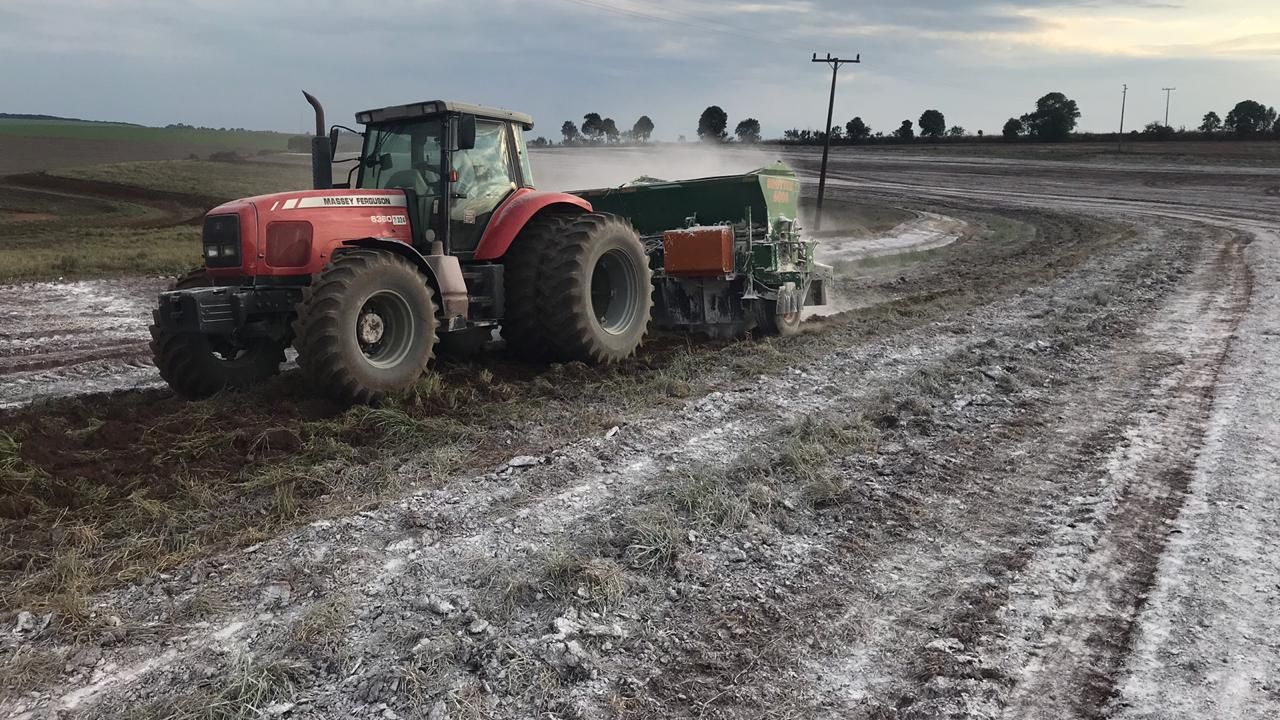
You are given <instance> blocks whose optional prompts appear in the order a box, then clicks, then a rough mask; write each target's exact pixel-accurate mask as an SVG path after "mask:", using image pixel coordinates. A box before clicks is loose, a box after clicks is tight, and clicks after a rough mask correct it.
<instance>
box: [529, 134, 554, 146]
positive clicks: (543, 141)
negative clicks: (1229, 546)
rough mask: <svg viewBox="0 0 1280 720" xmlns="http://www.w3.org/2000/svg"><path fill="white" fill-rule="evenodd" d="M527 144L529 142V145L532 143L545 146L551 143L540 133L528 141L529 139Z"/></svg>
mask: <svg viewBox="0 0 1280 720" xmlns="http://www.w3.org/2000/svg"><path fill="white" fill-rule="evenodd" d="M529 144H530V145H532V146H533V147H546V146H548V145H550V144H551V143H550V142H549V141H548V140H547V139H546V138H544V137H542V136H541V135H539V136H538V137H536V138H534V139H533V140H530V141H529Z"/></svg>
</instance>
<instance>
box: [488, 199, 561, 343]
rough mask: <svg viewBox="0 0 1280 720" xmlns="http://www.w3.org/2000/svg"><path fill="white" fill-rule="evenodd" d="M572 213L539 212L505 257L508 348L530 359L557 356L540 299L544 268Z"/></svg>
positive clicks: (504, 333) (506, 337)
mask: <svg viewBox="0 0 1280 720" xmlns="http://www.w3.org/2000/svg"><path fill="white" fill-rule="evenodd" d="M570 219H571V216H565V215H551V214H545V215H539V216H537V217H535V218H533V219H532V220H530V221H529V224H528V225H525V227H524V229H523V230H521V231H520V234H519V235H518V236H516V239H515V242H513V243H512V244H511V249H510V250H508V251H507V253H506V255H505V256H503V258H502V264H503V271H502V277H503V284H504V286H505V292H504V295H505V296H506V302H505V307H506V310H505V317H503V319H502V337H503V338H504V339H505V340H506V341H507V349H509V350H510V351H511V352H512V353H514V354H516V355H517V356H519V357H522V358H524V359H526V360H533V361H543V360H547V359H550V358H551V357H552V356H553V352H552V347H551V341H550V338H549V337H548V336H547V330H546V323H545V319H546V315H547V310H546V309H545V308H543V307H542V305H541V303H540V301H539V297H538V295H539V288H540V285H541V282H542V268H543V265H544V263H545V261H546V259H547V258H548V257H550V255H551V253H553V252H555V251H556V250H557V249H558V247H559V245H558V242H559V238H560V236H561V235H563V234H564V233H565V232H566V228H567V227H568V224H569V220H570Z"/></svg>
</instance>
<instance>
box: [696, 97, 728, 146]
mask: <svg viewBox="0 0 1280 720" xmlns="http://www.w3.org/2000/svg"><path fill="white" fill-rule="evenodd" d="M728 126H729V113H727V112H725V111H724V110H722V109H721V108H720V106H719V105H712V106H711V107H708V108H707V109H706V110H703V111H702V116H701V117H699V118H698V137H699V138H701V139H702V140H704V141H707V142H724V139H725V138H726V137H728V136H729V134H728V133H727V132H725V128H727V127H728Z"/></svg>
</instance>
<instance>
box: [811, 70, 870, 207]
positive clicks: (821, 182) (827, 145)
mask: <svg viewBox="0 0 1280 720" xmlns="http://www.w3.org/2000/svg"><path fill="white" fill-rule="evenodd" d="M813 62H820V63H826V64H827V65H830V66H831V100H830V102H828V103H827V134H826V136H825V137H824V138H823V141H822V171H821V172H819V173H818V212H817V217H816V218H815V219H814V221H813V230H814V232H817V231H819V230H821V229H822V198H823V196H824V195H826V194H827V155H829V154H830V153H831V116H832V115H833V114H835V110H836V75H838V74H839V73H840V66H841V65H849V64H856V63H860V62H862V55H861V54H858V55H855V56H854V58H853V59H852V60H841V59H840V58H838V57H831V53H827V56H826V57H825V58H820V57H818V53H814V54H813Z"/></svg>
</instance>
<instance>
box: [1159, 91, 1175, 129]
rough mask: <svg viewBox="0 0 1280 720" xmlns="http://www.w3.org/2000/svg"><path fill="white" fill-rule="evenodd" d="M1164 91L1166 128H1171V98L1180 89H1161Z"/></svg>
mask: <svg viewBox="0 0 1280 720" xmlns="http://www.w3.org/2000/svg"><path fill="white" fill-rule="evenodd" d="M1160 89H1161V90H1163V91H1164V126H1165V127H1169V97H1170V96H1171V95H1173V91H1174V90H1177V89H1178V88H1160Z"/></svg>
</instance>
